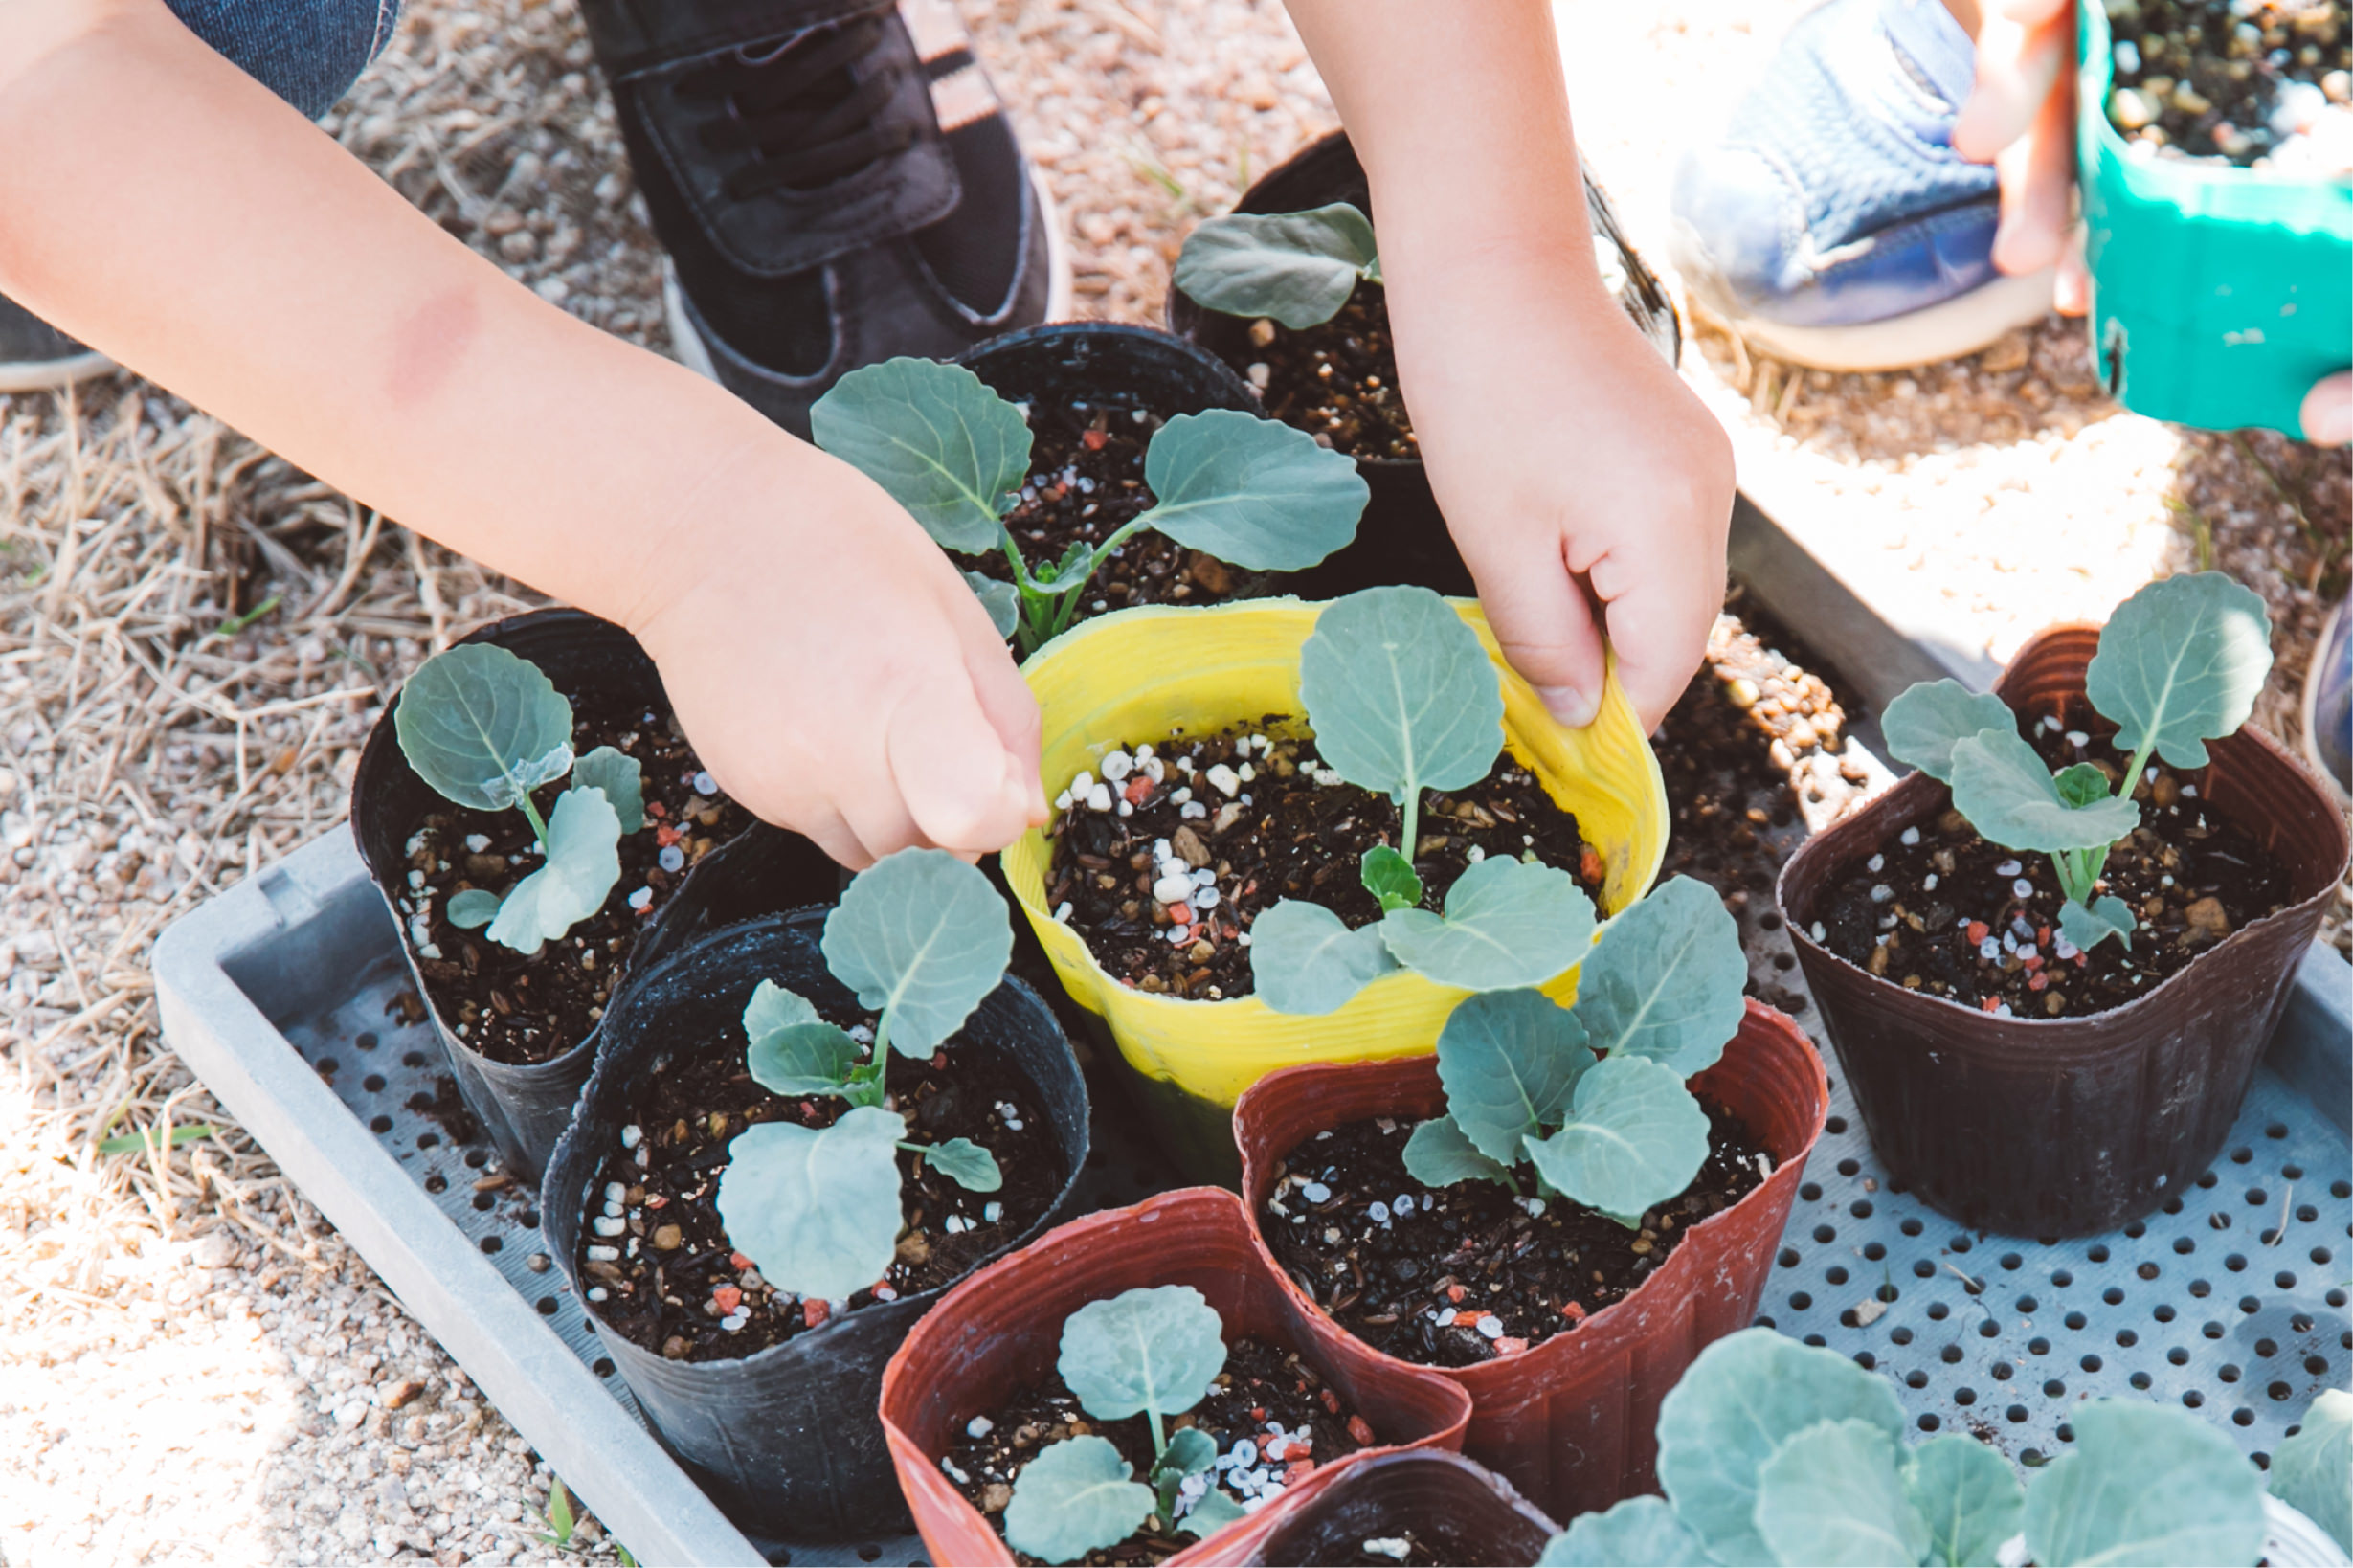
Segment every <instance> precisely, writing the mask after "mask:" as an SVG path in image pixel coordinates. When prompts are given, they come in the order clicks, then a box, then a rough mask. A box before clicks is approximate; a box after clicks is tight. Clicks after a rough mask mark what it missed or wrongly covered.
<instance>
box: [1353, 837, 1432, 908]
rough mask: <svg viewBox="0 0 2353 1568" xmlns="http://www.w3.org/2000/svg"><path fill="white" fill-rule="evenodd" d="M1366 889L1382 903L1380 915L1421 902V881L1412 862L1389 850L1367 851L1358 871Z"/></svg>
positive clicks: (1379, 847) (1385, 847)
mask: <svg viewBox="0 0 2353 1568" xmlns="http://www.w3.org/2000/svg"><path fill="white" fill-rule="evenodd" d="M1357 874H1358V876H1359V877H1360V878H1362V880H1363V882H1364V890H1365V891H1366V892H1368V893H1370V894H1372V895H1373V896H1374V897H1375V898H1377V899H1378V900H1380V907H1381V912H1382V913H1383V914H1386V913H1388V912H1389V911H1390V910H1391V909H1410V908H1412V907H1414V906H1415V905H1417V904H1419V903H1421V902H1422V879H1421V878H1420V877H1419V876H1417V875H1416V874H1415V872H1414V865H1413V862H1411V861H1409V860H1407V859H1406V858H1405V857H1404V856H1402V855H1401V854H1399V853H1398V852H1397V851H1396V850H1394V849H1392V848H1390V847H1389V846H1388V845H1387V844H1375V845H1374V846H1373V847H1372V848H1370V849H1368V850H1366V851H1365V852H1364V864H1363V866H1362V867H1361V868H1360V869H1359V871H1358V873H1357Z"/></svg>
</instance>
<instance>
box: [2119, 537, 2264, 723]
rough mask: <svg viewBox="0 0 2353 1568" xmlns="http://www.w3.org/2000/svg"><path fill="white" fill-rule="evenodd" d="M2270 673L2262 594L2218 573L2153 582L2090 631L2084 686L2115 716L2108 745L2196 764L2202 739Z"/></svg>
mask: <svg viewBox="0 0 2353 1568" xmlns="http://www.w3.org/2000/svg"><path fill="white" fill-rule="evenodd" d="M2271 671H2272V620H2271V616H2269V615H2268V614H2266V613H2265V610H2264V607H2263V595H2262V594H2257V593H2256V592H2255V591H2254V590H2253V589H2252V588H2248V587H2245V586H2244V585H2242V584H2240V583H2238V582H2236V581H2234V580H2233V579H2231V578H2230V577H2228V576H2226V575H2224V574H2223V573H2222V572H2219V571H2200V572H2195V573H2193V574H2191V575H2189V576H2185V577H2167V578H2165V579H2164V580H2163V582H2154V583H2151V584H2149V585H2148V586H2147V587H2146V588H2143V589H2142V590H2141V591H2140V593H2138V594H2134V595H2133V596H2132V597H2131V598H2129V599H2126V600H2125V601H2124V602H2123V603H2122V604H2119V605H2118V606H2117V608H2116V614H2114V615H2112V616H2109V617H2108V624H2107V625H2106V626H2105V627H2103V628H2102V629H2101V631H2100V634H2099V652H2098V653H2096V654H2095V655H2093V656H2092V664H2091V668H2090V669H2089V670H2087V671H2086V672H2085V674H2084V690H2085V692H2086V693H2087V694H2088V695H2089V696H2090V697H2091V699H2092V706H2094V707H2095V708H2097V709H2098V710H2099V711H2100V713H2101V714H2102V716H2104V717H2106V718H2109V719H2113V720H2115V721H2116V725H2117V733H2116V749H2117V750H2119V751H2122V752H2124V753H2126V754H2127V755H2134V754H2137V753H2139V752H2141V751H2144V750H2151V749H2152V748H2153V749H2154V750H2156V752H2157V754H2158V755H2159V756H2161V757H2163V758H2164V759H2165V760H2166V761H2167V762H2169V763H2171V764H2173V766H2175V767H2176V768H2203V767H2205V766H2206V760H2207V758H2206V743H2207V741H2209V740H2214V739H2217V738H2219V737H2221V736H2224V735H2229V734H2232V733H2235V732H2236V731H2237V729H2238V728H2239V726H2241V725H2243V724H2245V723H2246V722H2247V716H2248V715H2249V714H2251V713H2252V712H2253V711H2254V706H2255V698H2256V697H2257V696H2259V695H2261V693H2262V691H2263V683H2264V680H2265V678H2266V677H2268V676H2269V675H2270V674H2271Z"/></svg>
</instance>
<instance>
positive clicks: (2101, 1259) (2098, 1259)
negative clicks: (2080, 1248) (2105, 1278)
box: [2084, 1246, 2108, 1263]
mask: <svg viewBox="0 0 2353 1568" xmlns="http://www.w3.org/2000/svg"><path fill="white" fill-rule="evenodd" d="M2084 1256H2085V1257H2087V1258H2089V1259H2091V1260H2092V1261H2093V1262H2094V1263H2106V1262H2107V1261H2108V1249H2107V1248H2106V1247H2104V1246H2095V1247H2094V1248H2092V1250H2091V1251H2089V1252H2087V1253H2085V1254H2084Z"/></svg>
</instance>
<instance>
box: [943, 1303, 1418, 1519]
mask: <svg viewBox="0 0 2353 1568" xmlns="http://www.w3.org/2000/svg"><path fill="white" fill-rule="evenodd" d="M1186 1426H1197V1427H1199V1428H1200V1429H1201V1430H1202V1431H1204V1432H1207V1433H1208V1434H1209V1435H1210V1436H1211V1437H1212V1438H1215V1439H1216V1440H1217V1445H1218V1455H1219V1459H1220V1462H1221V1463H1220V1467H1219V1468H1217V1469H1216V1470H1214V1471H1212V1472H1211V1474H1212V1475H1214V1476H1215V1477H1216V1478H1217V1479H1216V1483H1215V1484H1216V1485H1218V1486H1219V1487H1221V1489H1222V1490H1224V1491H1225V1492H1226V1493H1227V1494H1228V1495H1229V1496H1230V1497H1232V1499H1233V1500H1234V1502H1236V1503H1237V1504H1240V1505H1242V1506H1244V1507H1245V1508H1247V1507H1256V1506H1263V1503H1254V1502H1253V1499H1263V1500H1265V1501H1266V1502H1271V1501H1272V1500H1273V1499H1274V1498H1276V1497H1278V1496H1280V1495H1281V1494H1282V1491H1283V1489H1284V1488H1285V1487H1287V1486H1290V1485H1293V1484H1295V1483H1297V1482H1299V1481H1302V1480H1304V1479H1306V1478H1307V1476H1308V1475H1309V1474H1310V1473H1311V1472H1312V1471H1313V1470H1314V1469H1315V1467H1317V1466H1319V1465H1326V1464H1329V1463H1331V1462H1332V1461H1333V1460H1334V1459H1338V1458H1340V1457H1341V1456H1342V1455H1344V1454H1352V1453H1355V1452H1356V1450H1357V1449H1358V1448H1363V1447H1368V1446H1370V1445H1372V1444H1373V1443H1375V1442H1377V1441H1378V1434H1376V1433H1375V1432H1374V1430H1373V1428H1372V1426H1371V1424H1370V1423H1368V1422H1366V1421H1365V1420H1364V1418H1363V1417H1362V1416H1359V1415H1357V1414H1356V1412H1355V1411H1354V1410H1352V1409H1350V1408H1349V1407H1348V1405H1347V1404H1346V1403H1344V1402H1343V1401H1342V1400H1341V1399H1340V1397H1339V1395H1338V1394H1337V1393H1335V1392H1334V1391H1333V1390H1332V1389H1329V1388H1326V1387H1325V1386H1324V1380H1323V1378H1320V1377H1319V1376H1317V1375H1316V1371H1315V1369H1314V1368H1313V1367H1311V1366H1310V1365H1309V1364H1308V1363H1307V1361H1306V1360H1305V1359H1304V1358H1302V1357H1301V1356H1300V1355H1299V1353H1298V1352H1296V1351H1291V1350H1285V1349H1283V1348H1282V1347H1280V1346H1277V1345H1269V1344H1266V1342H1264V1341H1262V1340H1257V1339H1250V1338H1238V1339H1234V1340H1232V1341H1230V1342H1229V1348H1228V1349H1227V1351H1226V1355H1225V1370H1224V1371H1223V1372H1221V1373H1220V1374H1219V1375H1218V1386H1217V1387H1216V1388H1215V1389H1213V1390H1212V1391H1211V1392H1210V1393H1209V1394H1208V1396H1207V1397H1206V1398H1204V1399H1203V1400H1201V1402H1200V1403H1199V1404H1197V1405H1195V1406H1194V1407H1193V1408H1192V1409H1191V1410H1190V1411H1187V1412H1186V1413H1185V1414H1183V1415H1181V1416H1176V1417H1173V1418H1171V1419H1170V1420H1169V1422H1168V1427H1169V1430H1170V1431H1172V1432H1174V1431H1176V1430H1177V1429H1179V1428H1182V1427H1186ZM965 1431H966V1435H965V1437H964V1438H963V1439H962V1440H961V1441H959V1442H958V1443H957V1444H956V1445H955V1447H954V1448H952V1450H950V1452H949V1454H948V1456H947V1458H946V1459H944V1460H943V1461H942V1462H941V1464H940V1468H941V1469H942V1470H943V1471H945V1472H946V1474H947V1476H948V1478H949V1479H950V1480H951V1481H953V1482H954V1483H955V1484H956V1487H957V1490H961V1491H962V1492H963V1493H964V1496H965V1499H966V1501H968V1502H970V1503H971V1504H972V1505H973V1507H975V1508H976V1509H978V1510H980V1512H981V1514H982V1516H983V1517H985V1518H986V1519H987V1520H988V1521H989V1523H990V1525H991V1526H992V1527H994V1528H995V1529H996V1531H997V1534H1000V1535H1001V1534H1004V1530H1005V1505H1006V1504H1007V1503H1009V1502H1011V1501H1012V1500H1013V1483H1014V1480H1015V1478H1016V1477H1018V1476H1019V1475H1020V1473H1021V1467H1022V1466H1024V1465H1026V1464H1028V1463H1029V1461H1030V1460H1032V1459H1034V1458H1035V1457H1037V1454H1038V1452H1039V1450H1040V1449H1041V1448H1042V1447H1044V1446H1045V1445H1049V1444H1053V1443H1058V1442H1060V1441H1062V1440H1063V1439H1064V1438H1067V1437H1084V1436H1086V1435H1087V1434H1088V1433H1090V1432H1091V1433H1093V1434H1094V1435H1096V1436H1098V1437H1103V1438H1108V1439H1109V1440H1110V1442H1111V1443H1112V1444H1113V1445H1115V1446H1116V1447H1117V1448H1118V1449H1119V1451H1120V1453H1121V1455H1122V1456H1123V1457H1124V1458H1126V1460H1127V1461H1128V1463H1129V1464H1130V1465H1132V1466H1133V1467H1134V1468H1135V1474H1136V1477H1137V1479H1139V1480H1141V1479H1142V1478H1143V1477H1144V1476H1145V1475H1147V1474H1148V1473H1150V1471H1151V1469H1152V1462H1153V1449H1152V1426H1151V1423H1150V1422H1147V1421H1146V1420H1145V1418H1144V1417H1142V1416H1140V1415H1138V1416H1130V1417H1128V1418H1127V1419H1126V1420H1124V1421H1111V1422H1101V1421H1094V1420H1092V1419H1090V1418H1089V1417H1088V1416H1087V1413H1086V1412H1085V1411H1084V1410H1082V1409H1081V1408H1080V1407H1079V1401H1078V1397H1077V1396H1076V1395H1074V1394H1072V1393H1071V1392H1070V1390H1069V1387H1068V1385H1066V1384H1064V1382H1063V1380H1062V1378H1060V1377H1058V1376H1057V1377H1049V1378H1047V1379H1046V1381H1045V1382H1043V1383H1042V1384H1040V1385H1039V1386H1037V1387H1035V1388H1027V1389H1023V1390H1022V1391H1021V1392H1020V1394H1018V1395H1016V1396H1015V1397H1014V1398H1013V1399H1012V1400H1009V1401H1008V1402H1007V1403H1006V1404H1004V1405H1003V1406H1002V1407H1001V1408H999V1409H996V1410H991V1411H985V1412H982V1413H980V1414H979V1415H977V1416H975V1418H974V1419H973V1421H972V1422H971V1423H970V1424H969V1425H968V1426H967V1427H966V1429H965ZM1227 1461H1232V1462H1233V1463H1230V1464H1229V1463H1226V1462H1227ZM1244 1461H1246V1463H1244ZM1180 1506H1183V1505H1180ZM1154 1523H1157V1521H1156V1520H1155V1521H1154ZM1192 1544H1193V1537H1192V1536H1190V1535H1181V1536H1171V1535H1168V1534H1163V1533H1161V1532H1159V1531H1156V1530H1139V1531H1137V1532H1136V1533H1135V1534H1132V1535H1131V1536H1129V1537H1128V1538H1127V1539H1126V1540H1124V1541H1122V1542H1120V1543H1119V1544H1118V1545H1117V1546H1112V1547H1107V1548H1105V1549H1104V1550H1102V1551H1098V1552H1091V1553H1089V1554H1087V1557H1086V1558H1085V1559H1084V1560H1086V1561H1087V1562H1089V1563H1095V1564H1109V1563H1139V1562H1158V1561H1160V1560H1161V1559H1162V1558H1163V1557H1171V1556H1173V1555H1175V1554H1176V1553H1177V1552H1181V1551H1183V1550H1184V1549H1185V1548H1186V1547H1188V1546H1190V1545H1192ZM1015 1556H1016V1557H1018V1558H1019V1559H1020V1561H1022V1562H1025V1563H1031V1562H1036V1561H1038V1560H1039V1559H1038V1558H1036V1557H1029V1556H1028V1555H1026V1554H1024V1553H1016V1554H1015Z"/></svg>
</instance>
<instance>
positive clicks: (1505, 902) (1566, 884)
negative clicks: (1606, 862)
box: [1380, 855, 1593, 991]
mask: <svg viewBox="0 0 2353 1568" xmlns="http://www.w3.org/2000/svg"><path fill="white" fill-rule="evenodd" d="M1380 933H1381V937H1382V940H1384V941H1386V942H1387V943H1388V944H1389V951H1390V952H1392V953H1394V954H1395V955H1396V957H1397V961H1398V962H1399V963H1401V964H1403V965H1404V966H1405V967H1406V968H1407V969H1410V970H1413V971H1415V972H1417V973H1419V974H1424V975H1427V976H1428V977H1429V978H1431V979H1433V980H1436V981H1437V982H1438V983H1439V984H1440V985H1452V986H1460V987H1462V988H1463V989H1464V990H1465V991H1508V990H1510V989H1511V988H1513V986H1523V985H1541V984H1543V983H1544V982H1545V981H1547V980H1549V979H1551V978H1552V977H1553V976H1554V975H1556V974H1559V973H1560V972H1561V971H1562V970H1565V969H1567V968H1568V967H1569V966H1570V965H1572V964H1574V963H1576V962H1577V961H1578V960H1579V959H1580V958H1582V957H1584V956H1585V950H1586V948H1587V947H1588V946H1589V945H1590V944H1591V942H1592V941H1593V901H1592V900H1591V899H1589V898H1587V897H1586V896H1585V893H1584V889H1583V888H1581V887H1580V886H1578V885H1577V881H1576V879H1575V878H1573V877H1571V876H1570V875H1569V874H1568V873H1567V872H1566V871H1562V870H1558V869H1557V868H1555V867H1553V866H1549V865H1535V864H1531V863H1529V862H1526V861H1515V860H1513V859H1512V858H1511V857H1509V856H1507V855H1490V856H1489V857H1488V858H1487V859H1486V860H1483V861H1481V862H1478V863H1477V864H1476V865H1473V866H1470V867H1468V868H1467V869H1466V870H1465V871H1464V872H1463V874H1462V875H1461V876H1460V877H1457V878H1456V879H1455V881H1454V885H1453V886H1452V887H1449V888H1447V889H1446V912H1445V916H1444V917H1443V918H1441V917H1440V916H1438V915H1434V914H1432V913H1430V912H1429V911H1428V910H1427V909H1399V910H1397V911H1396V912H1394V913H1392V914H1390V915H1387V916H1385V917H1384V918H1383V919H1382V920H1381V923H1380Z"/></svg>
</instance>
